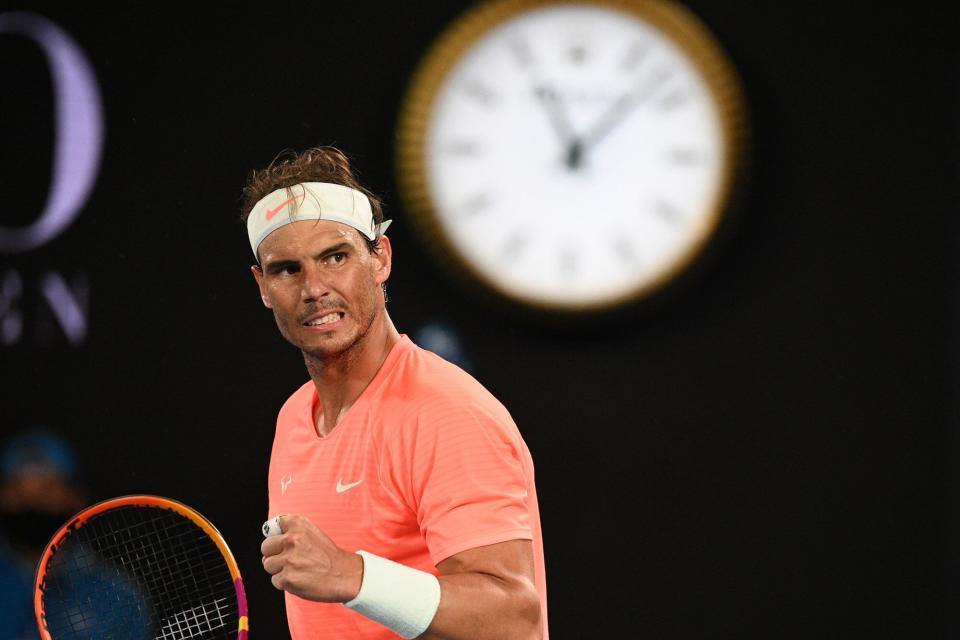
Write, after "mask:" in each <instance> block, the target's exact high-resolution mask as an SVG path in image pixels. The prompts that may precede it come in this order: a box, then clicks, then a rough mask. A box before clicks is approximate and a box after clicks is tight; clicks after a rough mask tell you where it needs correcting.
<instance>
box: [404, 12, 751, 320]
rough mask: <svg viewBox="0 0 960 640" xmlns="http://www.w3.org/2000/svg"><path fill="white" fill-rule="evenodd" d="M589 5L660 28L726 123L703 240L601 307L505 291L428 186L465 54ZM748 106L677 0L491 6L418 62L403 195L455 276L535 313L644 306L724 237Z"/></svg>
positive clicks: (424, 238)
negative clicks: (449, 85)
mask: <svg viewBox="0 0 960 640" xmlns="http://www.w3.org/2000/svg"><path fill="white" fill-rule="evenodd" d="M563 5H581V6H589V7H604V8H610V9H615V10H620V11H623V12H624V13H628V14H632V15H634V16H637V17H639V18H640V19H641V20H644V21H646V22H647V23H648V24H650V25H652V26H653V27H654V28H656V29H658V30H659V31H660V32H661V33H663V34H664V35H665V36H666V37H668V38H669V39H670V40H671V42H673V43H674V44H675V45H677V46H678V47H679V48H680V49H681V50H683V51H685V52H686V53H687V55H688V56H689V60H690V62H691V63H692V64H693V65H694V67H695V68H696V69H697V71H698V72H699V74H700V76H701V78H702V79H703V81H704V82H705V84H706V86H707V89H708V92H709V94H710V95H711V96H712V97H713V100H714V101H715V106H716V109H717V113H718V117H719V120H720V132H721V145H722V148H723V166H722V168H721V172H720V180H719V185H718V188H717V191H716V195H715V197H714V199H713V205H712V207H711V210H710V211H709V215H708V217H707V219H706V222H705V224H704V225H703V226H702V229H701V231H700V232H699V236H698V237H697V238H696V239H695V240H694V241H693V242H692V243H690V245H688V247H687V248H686V250H685V251H684V252H683V253H682V254H681V255H680V256H679V257H678V258H676V259H675V260H673V261H672V262H671V263H670V265H669V266H668V267H667V268H665V269H663V270H662V271H660V272H659V273H658V274H657V275H656V277H654V278H651V279H650V280H648V281H646V282H644V283H642V284H641V285H639V286H637V287H635V288H633V289H631V290H630V291H628V292H626V293H624V294H620V295H617V296H611V297H610V298H607V299H603V300H600V301H596V302H589V303H584V302H572V303H565V302H561V301H551V300H546V299H544V298H538V297H535V296H527V295H522V294H518V293H516V292H514V291H511V290H508V289H505V288H504V287H502V286H501V285H500V284H499V283H497V282H496V281H494V280H493V279H491V278H490V277H488V276H487V275H486V274H485V273H483V272H482V271H480V270H479V269H478V268H477V267H475V266H474V265H473V264H472V263H471V261H470V260H469V259H468V258H467V257H466V256H465V255H464V254H463V253H462V252H461V251H460V249H459V248H457V246H456V245H455V244H453V242H452V241H451V240H450V239H449V238H448V236H447V234H446V232H445V231H444V230H443V227H442V225H441V223H440V221H439V215H438V213H437V211H436V209H435V208H434V205H433V203H432V200H431V197H430V193H429V189H428V187H427V175H426V137H427V127H428V125H429V119H430V112H431V109H432V107H433V105H434V103H435V102H436V99H437V96H438V94H439V91H440V88H441V86H442V85H443V82H444V81H445V79H446V78H447V76H448V75H449V73H450V72H451V71H452V70H453V68H454V67H455V66H456V65H457V64H458V63H459V62H460V60H461V58H462V57H463V55H464V53H465V52H467V51H468V50H469V49H470V47H471V46H472V45H473V44H474V43H476V42H477V41H478V40H479V39H480V38H481V37H483V36H484V35H486V34H487V33H489V32H490V31H491V30H492V29H494V28H496V27H497V26H499V25H500V24H502V23H503V22H505V21H506V20H509V19H511V18H513V17H515V16H517V15H520V14H522V13H525V12H528V11H533V10H536V9H540V8H544V7H554V6H563ZM746 111H747V107H746V98H745V92H744V90H743V88H742V83H741V81H740V78H739V74H738V73H737V71H736V69H735V67H734V65H733V63H732V61H731V59H730V57H729V55H728V53H727V52H726V50H725V49H724V48H723V46H722V45H721V44H720V42H719V41H718V40H717V38H716V37H715V36H714V34H713V33H712V32H711V31H710V29H709V28H708V27H707V26H706V25H705V24H704V23H703V22H702V21H701V20H700V19H699V18H698V17H697V16H696V15H695V14H693V13H692V12H691V11H690V10H689V9H687V8H686V7H685V6H684V5H682V4H679V3H678V2H674V1H672V0H490V1H488V2H485V3H483V4H481V5H479V6H476V7H473V8H472V9H469V10H467V11H466V12H464V13H463V14H461V15H460V16H459V17H458V18H456V19H455V20H454V21H453V22H452V23H451V24H450V25H449V26H447V27H446V28H445V29H444V30H443V32H441V34H440V35H439V36H438V37H437V38H436V39H435V40H434V41H433V43H432V44H431V46H430V47H429V48H428V50H427V52H426V53H425V54H424V55H423V57H422V58H421V60H420V62H419V63H418V65H417V67H416V69H415V70H414V73H413V75H412V77H411V80H410V81H409V83H408V89H407V92H406V94H405V96H404V99H403V101H402V103H401V108H400V112H399V114H400V115H399V118H398V124H397V132H396V157H395V167H396V175H397V184H398V187H399V195H400V198H401V201H402V202H403V204H404V208H405V211H406V212H407V214H408V216H409V219H410V220H411V221H412V222H413V224H414V226H416V227H417V230H418V231H419V236H420V240H421V244H423V245H424V246H425V247H426V248H427V250H428V251H429V252H430V253H432V254H433V257H434V258H435V259H437V260H438V261H439V262H440V263H441V264H442V265H443V266H445V267H446V268H447V269H448V271H449V272H450V273H452V274H453V275H455V276H459V277H460V278H461V279H465V280H466V282H467V283H468V284H479V285H480V286H481V287H483V289H484V290H485V291H487V292H488V293H491V294H494V295H495V296H496V297H498V298H500V299H503V300H506V301H510V302H512V303H519V304H521V305H525V306H526V307H528V308H530V309H532V310H535V311H547V312H550V313H560V314H565V315H567V314H569V315H577V314H582V313H596V312H604V311H610V310H614V309H617V308H621V307H625V306H628V305H630V304H633V303H636V302H639V301H641V300H643V299H645V298H647V297H649V296H650V295H652V294H653V293H655V292H657V291H659V290H660V289H663V288H664V287H665V286H666V285H668V284H669V283H670V282H672V281H674V280H675V279H677V278H678V277H679V276H680V275H681V274H682V273H684V272H686V271H687V270H688V268H690V267H691V266H692V264H693V263H694V262H696V261H697V259H698V257H699V256H700V255H701V254H702V252H703V250H704V249H705V247H706V245H707V244H708V243H709V242H710V240H711V239H712V238H713V237H714V236H715V235H716V232H717V230H718V228H719V227H720V225H721V222H722V221H723V218H724V215H725V213H726V210H727V209H728V207H729V204H730V201H731V200H732V195H733V192H734V189H735V185H736V183H737V181H738V177H739V174H740V173H741V172H742V163H743V155H744V152H745V146H746V126H747V113H746Z"/></svg>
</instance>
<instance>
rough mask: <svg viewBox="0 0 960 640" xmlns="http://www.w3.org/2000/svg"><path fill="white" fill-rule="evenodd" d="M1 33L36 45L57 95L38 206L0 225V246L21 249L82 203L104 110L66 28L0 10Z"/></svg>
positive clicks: (46, 235)
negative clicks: (43, 196)
mask: <svg viewBox="0 0 960 640" xmlns="http://www.w3.org/2000/svg"><path fill="white" fill-rule="evenodd" d="M4 33H12V34H18V35H23V36H26V37H28V38H30V39H31V40H33V41H34V42H36V43H37V44H38V45H40V47H41V48H42V49H43V52H44V54H45V55H46V57H47V61H48V62H49V64H50V74H51V80H52V81H53V95H54V99H55V101H56V106H55V110H54V113H55V123H56V125H55V126H56V131H55V135H54V145H55V146H54V153H53V170H52V176H51V182H50V190H49V192H48V195H47V201H46V204H45V205H44V208H43V212H42V213H41V214H40V216H39V217H38V218H37V219H36V220H35V221H34V222H33V223H32V224H29V225H27V226H23V227H14V228H10V227H3V226H0V252H6V253H21V252H25V251H31V250H33V249H36V248H37V247H39V246H41V245H43V244H45V243H46V242H49V241H50V240H51V239H53V238H55V237H56V236H57V235H58V234H59V233H60V232H61V231H63V230H64V229H65V228H66V227H67V226H68V225H69V224H70V223H71V222H73V221H74V219H76V217H77V216H78V215H79V213H80V211H81V209H82V208H83V205H84V204H85V203H86V201H87V197H88V196H89V195H90V191H91V190H92V188H93V184H94V182H95V180H96V177H97V171H98V169H99V166H100V152H101V149H102V147H103V129H104V125H103V114H102V111H103V110H102V107H101V103H100V92H99V90H98V87H97V80H96V76H95V75H94V72H93V68H92V67H91V66H90V63H89V62H88V61H87V58H86V56H85V55H84V53H83V50H82V49H80V47H79V45H77V43H76V42H75V41H74V40H73V38H72V37H70V34H68V33H67V32H66V31H64V30H63V29H61V28H60V27H58V26H57V25H56V24H54V23H53V22H51V21H50V20H48V19H46V18H44V17H42V16H40V15H37V14H34V13H22V12H10V13H0V34H4Z"/></svg>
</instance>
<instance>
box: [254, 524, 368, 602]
mask: <svg viewBox="0 0 960 640" xmlns="http://www.w3.org/2000/svg"><path fill="white" fill-rule="evenodd" d="M280 528H281V530H282V531H283V533H281V534H279V535H273V536H270V537H269V538H267V539H266V540H264V541H263V544H261V545H260V552H261V553H263V568H264V569H265V570H266V571H267V573H269V574H270V575H271V578H270V582H272V583H273V586H274V587H276V588H277V589H280V590H281V591H286V592H288V593H292V594H293V595H295V596H298V597H300V598H304V599H305V600H313V601H315V602H347V601H349V600H352V599H353V598H355V597H356V595H357V593H359V592H360V583H361V582H362V581H363V558H362V557H361V556H359V555H357V554H356V553H351V552H349V551H345V550H343V549H341V548H340V547H338V546H337V545H335V544H334V543H333V540H331V539H330V538H329V537H327V534H325V533H324V532H323V531H321V530H320V529H318V528H317V527H315V526H314V525H313V523H312V522H310V521H309V520H307V519H306V518H303V517H301V516H287V515H285V516H281V517H280Z"/></svg>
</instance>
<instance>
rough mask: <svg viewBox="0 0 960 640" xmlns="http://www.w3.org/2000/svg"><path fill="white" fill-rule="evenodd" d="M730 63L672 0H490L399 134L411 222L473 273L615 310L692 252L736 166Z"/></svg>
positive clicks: (501, 285)
mask: <svg viewBox="0 0 960 640" xmlns="http://www.w3.org/2000/svg"><path fill="white" fill-rule="evenodd" d="M744 111H745V107H744V99H743V94H742V89H741V86H740V84H739V81H738V79H737V76H736V73H735V71H734V68H733V66H732V64H731V63H730V60H729V58H728V57H727V55H726V54H725V52H724V51H723V49H722V48H721V46H720V45H719V44H718V43H717V41H716V39H715V38H714V36H713V35H712V34H711V33H710V32H709V31H708V30H707V28H706V27H705V26H704V25H703V24H702V23H701V22H700V21H699V20H698V19H697V18H696V17H695V16H694V15H693V14H692V13H691V12H690V11H688V10H687V9H686V8H684V7H683V6H681V5H679V4H675V3H673V2H669V1H666V0H620V1H616V0H581V1H579V2H565V1H562V0H493V1H492V2H487V3H485V4H482V5H479V6H477V7H476V8H474V9H472V10H470V11H468V12H467V13H465V14H464V15H462V16H461V17H460V18H459V19H458V20H456V21H455V22H454V23H452V24H451V25H450V26H449V27H448V28H447V29H446V30H445V31H444V33H442V34H440V36H439V37H438V38H437V40H436V42H435V43H434V45H433V46H432V48H431V49H430V50H429V51H428V52H427V54H426V55H425V57H424V59H423V60H422V61H421V63H420V65H419V66H418V68H417V70H416V72H415V73H414V75H413V77H412V79H411V83H410V86H409V89H408V92H407V95H406V98H405V100H404V103H403V106H402V110H401V114H400V118H399V120H398V131H397V141H398V143H397V144H398V146H397V164H396V166H397V172H398V185H399V187H400V192H401V195H402V197H403V200H404V202H405V205H406V209H407V211H408V213H409V214H410V218H411V219H412V221H413V224H414V227H415V230H416V231H417V233H418V234H419V235H420V236H421V237H422V238H423V240H424V243H425V246H426V247H428V248H429V249H430V250H431V251H432V252H433V253H434V255H435V256H436V257H437V258H439V259H440V260H441V261H442V263H443V264H444V265H445V266H447V267H448V268H450V269H451V271H452V272H453V273H455V274H457V275H458V276H459V277H461V278H463V279H464V281H465V282H466V283H468V284H470V285H475V286H478V287H480V288H481V289H482V290H484V291H487V292H489V293H492V294H494V295H496V296H497V297H498V298H499V299H501V300H505V301H509V302H511V303H514V304H519V305H521V306H522V307H525V308H529V309H538V310H548V311H553V312H559V313H569V314H576V313H583V312H596V311H603V310H609V309H612V308H616V307H618V306H621V305H625V304H630V303H632V302H635V301H637V300H639V299H641V298H644V297H645V296H647V295H649V294H650V293H652V292H654V291H656V290H658V289H659V288H661V287H662V286H663V285H665V284H667V283H668V282H670V281H671V280H673V279H674V278H675V277H677V276H678V275H680V274H681V273H683V272H684V271H685V270H686V268H687V267H689V266H690V265H691V264H693V263H694V262H695V260H696V258H697V257H698V256H699V255H700V254H701V252H702V251H703V250H704V248H705V247H706V246H707V244H708V241H709V240H710V239H711V237H712V236H713V235H714V233H715V231H716V229H717V228H718V225H719V223H720V221H721V219H722V218H723V215H724V212H725V210H726V208H727V205H728V203H729V200H730V197H731V193H732V187H733V185H734V183H735V178H736V176H737V173H738V171H739V170H740V164H741V158H742V155H743V154H742V147H743V144H742V140H743V138H744V135H743V134H744V131H745V113H744Z"/></svg>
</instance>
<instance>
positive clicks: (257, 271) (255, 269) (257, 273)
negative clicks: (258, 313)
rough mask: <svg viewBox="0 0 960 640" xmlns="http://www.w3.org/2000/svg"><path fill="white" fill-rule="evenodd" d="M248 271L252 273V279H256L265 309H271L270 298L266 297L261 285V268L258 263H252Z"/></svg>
mask: <svg viewBox="0 0 960 640" xmlns="http://www.w3.org/2000/svg"><path fill="white" fill-rule="evenodd" d="M250 273H252V274H253V279H254V280H256V281H257V288H258V289H260V299H261V300H263V306H265V307H266V308H267V309H273V305H272V304H270V298H268V297H267V292H266V290H265V289H264V287H263V269H261V268H260V265H257V264H255V265H252V266H251V267H250Z"/></svg>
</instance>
